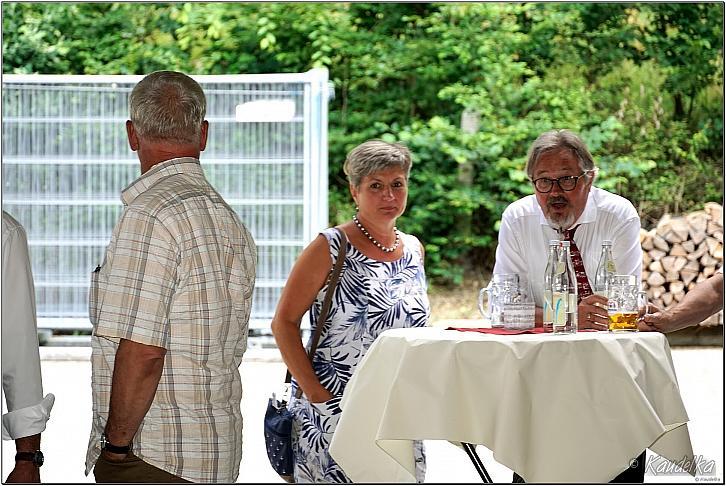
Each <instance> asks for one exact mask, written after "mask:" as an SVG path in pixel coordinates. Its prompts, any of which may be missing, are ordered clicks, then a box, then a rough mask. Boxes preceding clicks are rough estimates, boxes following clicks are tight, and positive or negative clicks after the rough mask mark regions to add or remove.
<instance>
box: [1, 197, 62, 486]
mask: <svg viewBox="0 0 726 486" xmlns="http://www.w3.org/2000/svg"><path fill="white" fill-rule="evenodd" d="M2 254H3V255H2V374H3V393H4V394H5V402H6V404H7V407H8V413H5V414H3V416H2V422H3V439H4V440H11V439H14V440H15V450H16V452H17V453H16V456H15V468H14V469H13V470H12V471H11V472H10V474H9V475H8V477H7V479H6V482H8V483H39V482H40V466H41V465H42V464H43V453H42V452H41V451H40V433H41V432H43V430H45V424H46V422H47V421H48V418H49V417H50V410H51V408H53V402H54V401H55V397H54V396H53V394H52V393H49V394H48V395H47V396H46V397H45V398H43V383H42V381H41V376H40V356H39V353H38V330H37V326H36V322H35V290H34V286H33V274H32V272H31V270H30V258H29V256H28V243H27V238H26V236H25V230H24V229H23V227H22V226H21V225H20V223H18V222H17V221H16V220H15V219H13V217H12V216H10V215H9V214H8V213H6V212H5V211H3V222H2Z"/></svg>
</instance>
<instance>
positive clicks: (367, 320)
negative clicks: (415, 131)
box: [272, 140, 430, 483]
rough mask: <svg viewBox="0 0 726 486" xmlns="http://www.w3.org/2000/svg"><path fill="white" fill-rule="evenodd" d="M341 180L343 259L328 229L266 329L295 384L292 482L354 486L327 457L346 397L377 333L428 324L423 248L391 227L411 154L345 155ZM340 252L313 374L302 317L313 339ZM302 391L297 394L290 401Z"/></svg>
mask: <svg viewBox="0 0 726 486" xmlns="http://www.w3.org/2000/svg"><path fill="white" fill-rule="evenodd" d="M344 170H345V173H346V175H347V176H348V181H349V185H350V193H351V195H352V197H353V200H354V202H355V205H356V213H355V215H354V216H353V220H352V221H349V222H347V223H344V224H342V225H340V226H338V227H337V228H338V229H339V230H342V231H344V232H345V234H346V236H347V237H348V243H347V244H346V246H345V248H343V249H341V248H340V243H341V240H340V235H339V234H338V232H337V231H336V230H335V228H328V229H326V230H325V231H323V232H322V233H321V234H320V235H318V237H317V238H316V239H315V240H313V242H312V243H311V244H310V245H309V246H308V247H307V248H305V250H303V252H302V253H301V254H300V257H299V258H298V260H297V262H296V263H295V266H294V267H293V269H292V272H291V273H290V276H289V278H288V280H287V284H286V285H285V288H284V290H283V292H282V295H281V297H280V302H279V304H278V306H277V311H276V313H275V317H274V319H273V321H272V332H273V334H274V335H275V340H276V341H277V345H278V347H279V349H280V352H281V354H282V357H283V359H284V361H285V364H286V365H287V367H288V369H289V370H290V372H291V373H292V376H293V379H292V389H293V398H292V399H291V401H290V410H291V412H292V413H293V416H294V422H293V451H294V453H295V471H294V478H295V482H328V483H333V482H334V483H342V482H350V479H349V478H348V477H347V476H346V475H345V472H344V471H343V470H342V469H341V468H340V466H338V464H336V462H335V461H334V460H333V458H332V457H331V456H330V454H329V453H328V447H329V445H330V440H331V439H332V436H333V432H334V431H335V427H336V425H337V423H338V419H339V418H340V413H341V410H340V408H339V403H340V398H341V396H342V394H343V390H345V386H346V384H347V383H348V380H349V379H350V377H351V375H352V374H353V371H355V367H356V366H357V365H358V363H359V362H360V360H361V359H362V358H363V356H364V355H365V353H366V352H367V351H368V348H369V347H370V345H371V344H372V343H373V341H374V340H375V339H376V337H377V336H378V335H379V334H380V333H382V332H383V331H385V330H387V329H394V328H400V327H420V326H425V325H426V324H427V321H428V318H429V315H430V309H429V301H428V297H427V296H426V277H425V274H424V264H423V259H424V251H423V246H422V245H421V243H420V242H419V241H418V239H417V238H416V237H415V236H413V235H408V234H405V233H402V232H400V231H398V229H397V228H396V219H397V218H398V217H399V216H401V214H403V212H404V210H405V209H406V200H407V197H408V178H409V173H410V170H411V154H410V152H409V151H408V149H407V148H406V147H405V146H403V145H401V144H397V143H387V142H383V141H380V140H369V141H367V142H364V143H363V144H361V145H359V146H358V147H356V148H355V149H353V150H352V151H351V152H350V153H349V154H348V157H347V158H346V161H345V165H344ZM339 251H344V252H345V262H344V264H343V270H342V273H341V276H340V281H339V282H338V285H337V286H336V288H335V291H334V294H333V301H332V305H331V308H330V312H329V314H328V317H327V319H326V322H325V323H323V325H324V326H325V327H324V328H323V333H322V337H321V338H320V342H319V344H318V348H317V350H316V352H315V356H314V357H313V364H312V366H311V365H310V361H309V360H308V357H307V350H306V348H304V347H303V344H302V342H301V340H300V333H299V327H298V326H299V322H300V319H301V318H302V316H303V314H305V312H307V311H308V310H310V327H311V335H312V334H313V333H314V331H315V329H316V327H317V326H318V325H321V323H319V322H318V321H317V317H318V315H319V314H320V308H321V306H322V301H323V298H324V296H325V292H326V291H327V281H328V278H329V276H330V272H331V270H332V267H333V263H334V262H335V259H336V257H337V256H338V252H339ZM309 347H310V343H308V344H307V349H309ZM298 387H299V388H301V389H302V391H303V394H302V396H301V397H300V398H298V399H296V398H294V394H295V391H296V390H297V388H298ZM414 455H415V459H416V479H417V480H418V481H419V482H423V479H424V474H425V458H424V453H423V445H422V443H421V442H416V443H415V451H414Z"/></svg>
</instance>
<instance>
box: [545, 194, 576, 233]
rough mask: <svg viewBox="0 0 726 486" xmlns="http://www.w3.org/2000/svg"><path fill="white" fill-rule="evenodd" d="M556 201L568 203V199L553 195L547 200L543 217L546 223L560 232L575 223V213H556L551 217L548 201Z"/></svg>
mask: <svg viewBox="0 0 726 486" xmlns="http://www.w3.org/2000/svg"><path fill="white" fill-rule="evenodd" d="M558 202H564V203H567V204H569V201H568V200H567V199H565V198H564V197H562V196H559V197H558V196H554V197H552V198H551V199H548V200H547V212H546V213H545V219H546V220H547V223H549V225H550V226H551V227H553V228H555V229H557V230H559V231H560V232H562V231H564V230H566V229H569V228H570V226H572V225H573V224H574V223H575V215H574V214H572V211H569V212H565V213H563V214H558V215H556V216H554V217H553V215H552V213H551V208H550V203H558Z"/></svg>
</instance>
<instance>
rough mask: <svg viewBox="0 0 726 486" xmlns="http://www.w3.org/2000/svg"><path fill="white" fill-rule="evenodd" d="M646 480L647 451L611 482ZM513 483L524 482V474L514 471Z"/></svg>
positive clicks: (638, 481)
mask: <svg viewBox="0 0 726 486" xmlns="http://www.w3.org/2000/svg"><path fill="white" fill-rule="evenodd" d="M644 480H645V451H643V453H642V454H641V455H639V456H638V457H636V458H635V459H634V460H633V461H631V463H630V467H629V468H628V469H626V470H625V471H623V472H621V473H620V474H618V475H617V476H615V478H614V479H612V480H610V482H611V483H642V482H643V481H644ZM512 482H513V483H524V482H525V481H524V479H522V476H520V475H519V474H517V473H516V472H515V473H514V475H513V477H512Z"/></svg>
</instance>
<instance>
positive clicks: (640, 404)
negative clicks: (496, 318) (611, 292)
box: [330, 328, 693, 482]
mask: <svg viewBox="0 0 726 486" xmlns="http://www.w3.org/2000/svg"><path fill="white" fill-rule="evenodd" d="M341 407H342V409H343V414H342V416H341V418H340V422H339V423H338V426H337V429H336V432H335V435H334V437H333V440H332V443H331V448H330V453H331V455H332V456H333V458H334V459H335V460H336V461H337V462H338V464H340V466H341V467H342V468H343V469H344V470H345V472H346V474H348V476H349V477H350V478H351V479H352V480H353V481H356V482H413V481H414V462H413V452H412V450H413V447H412V444H413V443H412V442H411V441H413V440H416V439H439V440H449V441H454V442H470V443H473V444H483V445H485V446H486V447H488V448H489V449H490V450H492V451H493V452H494V457H495V459H496V460H497V461H499V462H500V463H501V464H504V465H505V466H507V467H509V468H510V469H513V470H514V471H517V472H518V473H519V474H520V475H521V476H522V477H523V478H524V479H525V480H526V481H527V482H607V481H609V480H610V479H612V478H614V477H615V476H616V475H617V474H619V473H620V472H622V471H623V470H625V469H626V468H627V467H628V463H629V461H630V459H631V458H634V457H637V456H638V454H640V453H641V452H642V451H643V450H645V449H646V448H650V449H651V450H653V451H654V452H657V453H658V454H660V455H661V456H663V457H667V458H670V459H673V460H676V461H678V460H682V459H683V458H684V457H691V458H692V456H693V451H692V446H691V441H690V436H689V434H688V428H687V425H685V424H686V422H687V421H688V416H687V414H686V410H685V408H684V406H683V402H682V400H681V397H680V393H679V389H678V383H677V380H676V375H675V371H674V368H673V362H672V360H671V355H670V348H669V346H668V341H667V340H666V339H665V337H664V336H663V335H662V334H660V333H621V334H612V333H608V332H583V333H577V334H572V335H552V334H522V335H510V336H498V335H491V334H481V333H476V332H461V331H446V330H443V329H438V328H418V329H395V330H390V331H386V332H385V333H383V334H382V335H381V336H380V337H379V338H378V339H377V340H376V342H375V343H374V344H373V345H372V346H371V348H370V350H369V351H368V354H367V355H366V356H365V358H364V359H363V360H362V361H361V363H360V364H359V365H358V369H357V370H356V372H355V374H354V375H353V377H352V378H351V381H350V382H349V383H348V386H347V388H346V391H345V394H344V396H343V399H342V402H341ZM462 453H463V452H462ZM472 467H473V466H472Z"/></svg>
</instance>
